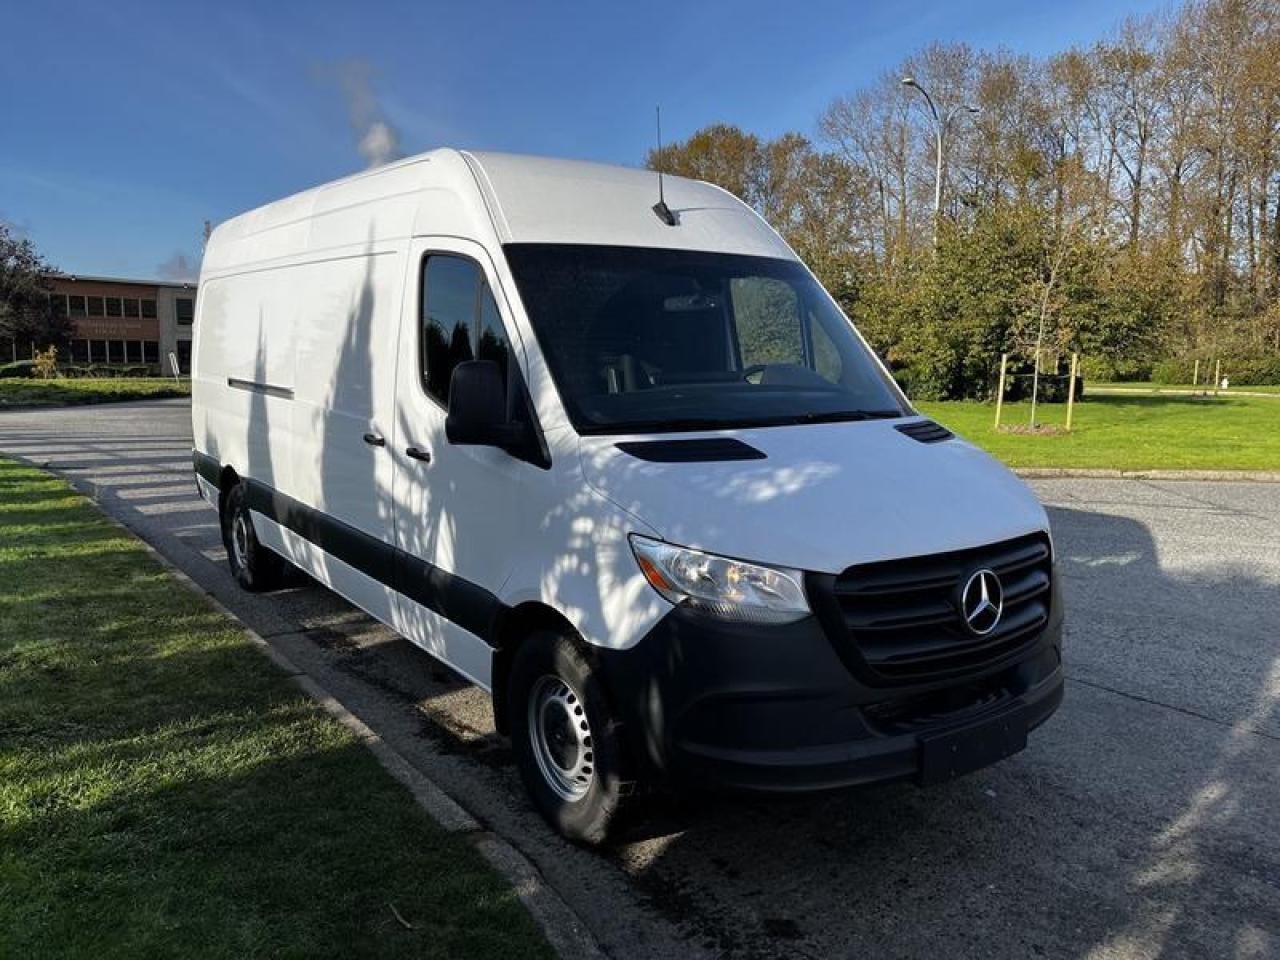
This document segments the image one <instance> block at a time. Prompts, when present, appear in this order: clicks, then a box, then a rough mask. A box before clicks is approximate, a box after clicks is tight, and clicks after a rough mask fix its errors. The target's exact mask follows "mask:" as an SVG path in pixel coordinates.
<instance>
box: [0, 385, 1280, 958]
mask: <svg viewBox="0 0 1280 960" xmlns="http://www.w3.org/2000/svg"><path fill="white" fill-rule="evenodd" d="M189 449H190V429H189V421H188V408H187V404H186V402H185V401H153V402H149V403H140V404H128V405H112V406H103V407H94V408H80V409H67V410H41V411H30V412H12V411H11V412H4V413H0V450H2V451H5V452H8V453H14V454H21V455H22V456H24V457H27V458H30V459H33V460H35V461H37V462H41V463H48V464H49V466H50V467H52V468H53V469H56V470H57V471H59V472H61V473H63V474H65V475H67V476H68V477H70V478H72V479H73V480H74V481H75V482H76V483H77V484H78V485H79V486H81V488H82V489H86V490H89V491H90V492H92V493H93V494H94V495H95V496H96V497H97V498H98V500H99V502H100V503H101V504H102V506H103V507H104V508H105V509H106V510H107V512H109V513H110V514H111V515H113V516H115V517H116V518H118V519H120V520H121V521H123V522H124V523H126V524H128V525H129V526H130V527H132V528H133V529H134V530H136V531H137V532H138V533H139V534H140V535H142V536H143V537H144V538H145V539H147V540H148V541H150V542H151V543H152V544H153V545H154V546H156V547H157V548H158V549H159V550H160V551H161V552H162V553H164V554H165V555H166V556H167V557H169V559H170V560H172V561H173V562H174V563H175V564H176V565H177V566H179V567H180V568H182V569H183V570H185V571H186V572H187V573H188V574H189V575H191V576H192V577H193V578H194V579H195V580H196V581H197V582H199V583H200V584H202V585H203V586H204V587H205V588H206V589H208V590H209V592H210V593H212V594H213V595H215V596H216V597H217V598H218V599H220V600H221V601H222V602H223V603H224V604H226V605H227V606H228V607H230V608H231V609H232V610H234V611H235V612H236V613H237V614H238V615H239V616H241V617H242V618H243V619H244V621H245V622H246V623H248V624H250V625H251V626H252V627H253V628H254V629H255V630H257V631H258V632H259V633H260V634H262V635H263V636H264V637H267V638H268V640H269V641H270V642H271V643H272V644H275V645H278V646H279V647H281V648H282V649H283V650H284V651H285V652H286V653H287V655H288V656H289V657H290V658H291V659H292V660H293V661H294V662H295V663H297V664H299V665H300V666H301V667H302V668H303V669H305V670H306V671H307V672H309V673H311V674H313V675H314V676H315V677H316V678H317V679H318V680H319V681H320V683H321V684H323V685H324V686H325V687H327V688H328V689H329V690H331V691H332V692H333V693H334V694H335V695H336V696H337V697H338V699H340V700H341V701H342V702H343V703H344V704H345V705H346V706H347V707H348V708H349V709H350V710H351V711H352V712H354V713H355V714H357V715H358V716H360V717H361V718H362V719H363V720H364V721H365V722H366V723H368V724H369V725H370V726H371V727H373V728H374V729H375V730H377V731H378V732H379V733H380V734H382V736H383V737H384V738H385V739H386V740H387V741H388V742H389V743H391V745H392V746H394V747H395V748H396V749H397V750H399V751H400V752H401V753H403V754H404V755H405V756H406V757H408V758H409V759H410V761H411V762H413V763H414V764H416V765H418V766H419V767H421V768H422V769H423V770H424V771H425V772H426V773H427V774H428V775H429V776H431V777H432V778H433V779H434V780H435V781H436V782H437V783H439V784H440V785H441V786H442V787H443V788H444V789H445V790H446V791H448V792H449V793H451V794H452V795H453V796H454V797H455V798H456V799H457V800H459V801H460V802H461V803H462V804H463V805H464V806H466V807H467V808H468V809H469V810H471V811H472V812H473V813H474V814H475V815H476V816H477V817H478V818H479V819H480V820H481V821H482V822H483V823H484V824H485V825H486V826H487V827H488V828H490V829H492V830H494V831H496V832H498V833H500V834H502V835H503V836H505V837H507V838H508V839H509V840H510V841H511V842H512V843H514V844H515V845H516V846H517V847H519V848H520V849H521V850H522V851H523V852H524V853H525V855H526V856H528V857H529V858H530V859H531V860H532V861H533V862H534V863H535V864H536V865H537V866H538V868H539V869H540V870H541V871H542V872H543V874H544V876H545V877H546V879H547V880H548V881H549V882H550V883H552V884H553V885H555V886H556V887H557V888H558V889H559V890H560V891H561V893H562V895H563V896H564V897H565V898H566V899H567V900H568V901H569V903H570V904H571V905H572V906H573V907H574V908H575V909H576V910H577V911H578V912H579V914H580V915H581V916H582V917H583V918H584V920H585V921H586V922H587V923H588V925H589V926H590V927H591V928H592V930H593V932H594V933H595V934H596V936H597V937H598V938H599V940H600V941H601V943H602V945H603V946H604V947H605V949H606V950H608V951H609V952H610V953H611V954H612V955H613V956H617V957H628V958H650V957H653V958H657V957H669V956H689V957H696V956H734V957H772V956H789V957H792V956H799V957H830V956H848V957H878V956H893V957H918V956H921V957H923V956H927V957H931V958H932V957H948V958H950V957H984V958H986V957H1018V958H1023V957H1032V956H1052V957H1089V958H1111V957H1126V958H1128V957H1157V956H1160V957H1183V956H1203V957H1215V958H1216V957H1237V958H1253V957H1266V956H1280V484H1245V483H1239V484H1235V483H1224V484H1208V483H1188V482H1180V483H1179V482H1148V481H1139V480H1046V481H1037V482H1036V483H1035V488H1036V490H1037V491H1038V492H1039V494H1040V496H1041V498H1042V499H1043V500H1044V501H1045V502H1046V503H1047V504H1049V505H1050V510H1051V514H1052V519H1053V528H1054V534H1055V538H1056V542H1057V545H1058V549H1059V552H1060V555H1061V556H1062V558H1063V563H1062V570H1063V572H1064V574H1065V582H1066V595H1067V603H1068V624H1069V626H1068V640H1067V661H1068V666H1069V672H1070V680H1069V681H1068V687H1067V697H1066V701H1065V704H1064V706H1063V707H1062V709H1061V710H1060V711H1059V712H1058V714H1057V715H1056V716H1055V717H1054V718H1053V719H1052V720H1051V721H1050V722H1049V723H1048V724H1047V725H1046V726H1045V727H1043V728H1041V729H1040V730H1039V731H1037V732H1036V733H1035V734H1033V736H1032V738H1031V742H1030V745H1029V747H1028V749H1027V750H1026V751H1025V752H1023V753H1022V754H1020V755H1018V756H1016V757H1014V758H1012V759H1010V760H1008V761H1006V762H1004V763H1002V764H1000V765H998V766H997V767H995V768H993V769H989V770H986V771H982V772H980V773H978V774H975V775H973V776H971V777H968V778H966V779H964V780H961V781H959V782H957V783H954V784H950V785H947V786H944V787H939V788H933V789H929V790H919V789H917V788H915V787H913V786H909V785H895V786H886V787H879V788H872V789H867V790H863V791H860V792H854V793H842V794H837V795H831V796H823V797H816V798H808V799H797V800H788V801H785V802H778V801H767V802H764V801H749V800H733V799H714V800H706V799H703V800H698V801H683V802H681V801H666V802H663V803H662V804H660V805H659V806H658V808H657V809H656V810H655V812H654V815H653V816H652V818H651V819H650V820H648V821H647V822H646V823H644V824H642V825H638V826H637V827H635V828H634V829H633V830H632V831H631V833H630V834H629V835H627V836H624V837H622V838H621V839H620V840H619V841H618V842H617V843H616V844H615V845H614V846H612V847H611V848H610V849H608V850H607V851H605V852H602V853H596V852H589V851H584V850H580V849H577V848H573V847H571V846H569V845H567V844H565V843H564V842H562V841H560V840H559V839H558V838H557V837H556V836H554V835H553V834H552V833H551V831H550V830H549V829H547V828H546V827H544V826H543V824H542V822H541V821H540V820H539V819H538V818H537V816H536V814H534V813H533V811H532V810H531V808H530V807H529V804H528V803H527V802H526V800H525V798H524V794H523V790H522V788H521V786H520V783H519V780H518V778H517V776H516V774H515V771H514V769H513V767H512V765H511V756H510V751H509V748H508V747H507V745H506V744H505V742H503V740H502V739H501V738H499V737H497V736H496V735H495V733H494V731H493V725H492V721H491V717H490V712H489V708H488V704H487V701H486V698H485V697H484V696H483V695H482V694H480V693H479V692H477V691H475V690H472V689H469V688H467V687H466V686H464V685H462V684H460V683H459V682H457V681H456V680H454V679H452V678H451V676H450V675H449V673H448V671H446V670H444V669H442V668H440V667H439V666H438V665H436V664H434V663H433V661H432V660H431V659H430V658H428V657H427V656H426V655H425V654H423V653H421V652H420V651H418V650H417V649H416V648H413V647H411V646H410V645H409V644H408V643H407V642H406V641H404V640H402V639H400V638H398V637H396V636H395V635H394V634H392V633H391V632H390V631H388V630H386V629H385V628H383V627H381V626H379V625H377V624H374V623H372V622H371V621H370V620H369V619H368V618H367V617H365V616H364V615H363V614H361V613H359V612H358V611H355V610H353V609H352V608H351V607H349V606H348V605H347V604H345V603H344V602H343V601H341V600H340V599H338V598H337V597H336V596H334V595H333V594H330V593H329V592H328V591H326V590H324V589H323V588H321V587H319V586H317V585H315V584H313V583H311V582H310V581H307V580H305V579H303V578H299V581H298V583H297V584H296V585H294V586H292V587H290V588H288V589H285V590H283V591H280V592H277V593H275V594H272V595H269V596H266V597H252V596H248V595H246V594H243V593H241V592H239V590H238V589H237V588H236V587H235V586H234V584H233V583H232V581H231V579H230V577H229V576H228V574H227V573H226V568H225V562H224V558H223V552H222V547H221V544H220V543H219V538H218V534H217V526H216V523H215V518H214V515H213V513H212V511H211V510H210V509H209V508H208V507H206V506H205V505H204V504H203V503H201V502H200V501H199V499H198V498H197V497H196V495H195V491H194V486H193V482H192V478H191V467H190V462H189ZM263 669H269V667H268V665H267V663H266V661H264V662H263Z"/></svg>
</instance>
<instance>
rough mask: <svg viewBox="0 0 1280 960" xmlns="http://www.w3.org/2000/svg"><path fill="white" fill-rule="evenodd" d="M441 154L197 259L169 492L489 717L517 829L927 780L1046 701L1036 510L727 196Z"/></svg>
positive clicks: (1043, 711)
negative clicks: (672, 791)
mask: <svg viewBox="0 0 1280 960" xmlns="http://www.w3.org/2000/svg"><path fill="white" fill-rule="evenodd" d="M656 200H658V182H657V178H656V175H655V174H654V173H652V172H649V171H643V170H633V169H624V168H618V167H611V166H602V165H596V164H589V163H576V162H569V161H561V160H548V159H537V158H532V157H518V156H508V155H500V154H485V153H463V152H457V151H453V150H439V151H435V152H432V153H428V154H425V155H422V156H418V157H414V158H411V159H408V160H404V161H402V162H399V163H396V164H393V165H390V166H386V167H382V168H380V169H377V170H374V171H371V172H367V173H363V174H360V175H358V176H354V177H350V178H348V179H345V180H341V181H338V182H336V183H332V184H329V185H327V186H323V187H319V188H317V189H314V190H311V191H308V192H306V193H302V194H298V195H297V196H294V197H290V198H288V199H285V200H281V201H279V202H277V203H273V204H270V205H268V206H265V207H262V208H260V209H258V210H255V211H252V212H250V213H246V214H244V215H243V216H239V217H236V218H235V219H233V220H230V221H228V222H226V223H224V224H222V225H221V226H220V227H219V228H218V229H217V230H216V231H214V233H213V236H212V237H211V239H210V241H209V244H208V248H207V251H206V253H205V257H204V265H203V271H202V275H201V279H200V291H199V302H198V306H197V316H196V321H195V323H196V326H195V352H194V373H193V405H192V421H193V427H194V436H195V450H194V461H195V470H196V474H197V482H198V485H199V487H200V490H201V493H202V495H203V496H204V497H205V499H207V500H208V502H209V503H210V504H213V505H216V507H217V509H218V511H219V513H220V516H221V522H222V530H223V534H224V539H225V542H226V547H227V554H228V557H229V560H230V565H231V570H232V572H233V573H234V575H235V576H236V578H237V579H238V580H239V581H240V583H241V584H242V585H243V586H244V587H246V588H247V589H250V590H261V589H266V588H269V587H270V586H271V585H272V584H273V583H274V582H275V580H276V578H277V576H278V575H279V573H280V571H281V568H282V564H283V563H284V562H286V561H287V562H288V563H290V564H293V565H296V566H297V567H300V568H301V569H302V570H304V571H306V572H307V573H308V574H310V575H311V576H312V577H314V578H316V579H317V580H319V581H321V582H322V583H324V584H326V585H327V586H328V587H330V588H331V589H332V590H334V591H336V592H337V593H339V594H341V595H342V596H344V597H346V598H347V599H348V600H350V601H351V602H352V603H354V604H356V605H357V606H359V607H361V608H363V609H364V610H366V611H368V612H369V613H370V614H371V615H372V616H374V617H376V618H378V619H379V620H381V621H383V622H385V623H387V624H389V625H390V626H392V627H393V628H394V629H395V630H397V631H398V632H400V633H401V634H403V635H404V636H406V637H408V638H409V639H410V640H411V641H412V642H413V643H415V644H417V645H419V646H420V647H422V648H423V649H424V650H426V651H427V652H428V653H430V654H431V655H432V656H433V657H436V658H438V659H439V660H441V661H443V662H444V663H446V664H447V665H448V666H449V667H451V668H452V669H453V670H455V671H456V672H458V673H459V674H461V675H463V676H465V677H467V678H468V679H470V680H471V681H472V682H474V683H476V684H478V685H480V686H481V687H483V688H485V689H486V690H488V691H490V692H491V694H492V698H493V709H494V714H495V719H496V724H497V728H498V729H499V730H500V731H502V732H504V733H506V734H509V735H510V737H511V742H512V745H513V747H514V751H515V754H516V757H517V758H518V762H519V767H520V771H521V774H522V776H523V778H524V780H525V783H526V784H527V786H528V788H529V792H530V794H531V796H532V798H533V801H534V803H535V804H536V805H537V807H538V809H539V810H540V811H541V812H542V813H543V814H544V815H545V816H546V817H547V818H548V819H549V820H550V821H551V822H552V823H553V824H554V825H555V826H556V827H558V828H559V829H560V830H561V831H563V832H564V833H565V834H566V835H568V836H570V837H572V838H575V839H578V840H583V841H588V842H594V841H599V840H600V839H602V838H603V837H604V836H605V833H606V831H607V830H608V828H609V826H610V824H611V822H613V821H614V820H615V818H616V816H617V815H618V813H619V812H620V811H621V810H622V809H624V808H625V807H626V806H627V805H629V804H630V803H632V802H634V798H636V797H638V796H642V795H643V793H644V790H643V789H642V788H643V787H644V786H645V785H649V784H657V783H667V784H676V785H694V786H704V787H720V788H725V787H727V788H735V789H742V790H752V791H774V792H786V791H803V790H816V789H821V788H832V787H844V786H848V785H852V784H860V783H867V782H870V781H878V780H887V779H898V778H914V779H915V780H917V781H918V782H921V783H926V784H927V783H934V782H937V781H944V780H947V779H950V778H952V777H955V776H958V775H960V774H963V773H965V772H967V771H970V770H973V769H975V768H978V767H981V766H984V765H986V764H989V763H992V762H994V761H996V760H999V759H1001V758H1003V757H1006V756H1008V755H1010V754H1012V753H1014V752H1016V751H1018V750H1020V749H1021V748H1022V747H1023V746H1024V744H1025V742H1026V736H1027V732H1028V731H1029V730H1031V729H1032V728H1033V727H1035V726H1036V725H1037V724H1039V723H1041V722H1043V721H1044V720H1045V719H1046V718H1047V717H1048V716H1049V715H1050V714H1051V713H1052V712H1053V711H1054V709H1055V708H1056V707H1057V706H1058V703H1059V701H1060V699H1061V696H1062V684H1063V675H1062V659H1061V647H1062V641H1061V637H1062V600H1061V595H1060V592H1059V588H1058V577H1057V576H1056V574H1055V570H1054V556H1053V544H1052V542H1051V540H1050V536H1049V525H1048V521H1047V519H1046V516H1045V513H1044V510H1043V509H1042V508H1041V506H1040V504H1039V503H1038V502H1037V501H1036V499H1035V497H1034V496H1033V495H1032V494H1031V492H1030V491H1029V490H1028V489H1027V487H1026V486H1025V485H1024V484H1023V483H1022V482H1020V481H1019V480H1018V479H1016V478H1015V477H1014V476H1013V475H1012V474H1011V473H1010V472H1009V471H1008V470H1006V469H1005V468H1004V467H1002V466H1001V465H1000V464H998V463H997V462H995V461H994V460H993V459H991V458H990V457H989V456H987V455H986V454H985V453H983V452H982V451H980V450H978V449H977V448H975V447H974V446H972V445H971V444H969V443H966V442H965V441H964V440H961V439H959V438H958V437H955V436H953V435H952V434H951V433H950V432H948V431H947V430H946V429H944V428H943V427H941V426H939V425H938V424H936V423H933V422H931V421H929V420H927V419H925V418H924V417H922V416H921V415H920V414H918V413H917V412H916V411H915V410H914V409H913V408H912V406H911V404H910V403H909V402H908V400H907V398H906V397H905V396H904V395H903V394H902V392H901V391H900V390H899V389H898V388H897V386H896V385H895V384H894V382H893V380H892V378H891V377H890V376H889V374H888V373H887V371H886V370H885V368H884V367H883V366H882V365H881V363H880V362H879V360H878V359H877V358H876V356H875V354H874V353H873V352H872V351H871V350H870V349H869V348H868V346H867V344H866V343H864V342H863V340H862V339H861V337H860V336H859V334H858V332H857V331H856V330H855V329H854V327H853V326H852V324H851V323H850V322H849V320H848V319H847V318H846V317H845V316H844V314H843V313H841V311H840V308H839V307H838V306H837V305H836V303H835V302H834V301H833V300H832V298H831V297H830V296H829V295H828V294H827V293H826V291H824V290H823V288H822V287H821V286H820V285H819V284H818V282H817V280H815V279H814V276H813V274H812V273H810V272H809V270H808V269H806V268H805V266H804V264H803V263H801V262H800V261H799V259H797V257H796V255H795V254H794V253H793V252H792V251H791V249H790V248H789V247H788V246H787V245H786V244H785V243H784V242H783V241H782V240H781V239H780V238H779V236H778V234H777V233H775V232H774V231H773V230H772V229H770V227H769V226H768V224H766V223H765V222H764V221H763V220H761V218H760V217H759V216H757V214H756V213H755V212H754V211H753V210H752V209H751V208H750V207H748V206H746V205H745V204H743V203H741V202H740V201H739V200H737V199H736V198H734V197H733V196H731V195H730V194H728V193H726V192H725V191H723V190H721V189H719V188H717V187H714V186H712V185H710V184H706V183H700V182H695V181H692V180H685V179H679V178H675V177H668V178H666V181H665V202H664V203H655V201H656Z"/></svg>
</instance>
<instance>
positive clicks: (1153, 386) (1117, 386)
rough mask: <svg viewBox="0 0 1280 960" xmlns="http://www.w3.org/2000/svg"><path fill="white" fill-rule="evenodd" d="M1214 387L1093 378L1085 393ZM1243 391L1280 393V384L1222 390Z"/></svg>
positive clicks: (1208, 388) (1228, 392)
mask: <svg viewBox="0 0 1280 960" xmlns="http://www.w3.org/2000/svg"><path fill="white" fill-rule="evenodd" d="M1212 389H1213V387H1211V386H1209V385H1207V384H1203V383H1201V384H1199V385H1198V386H1193V385H1192V384H1189V383H1151V382H1149V381H1133V382H1131V383H1095V382H1094V381H1092V380H1089V381H1086V382H1085V385H1084V390H1085V393H1088V392H1089V391H1090V390H1151V391H1154V392H1156V393H1159V392H1160V391H1161V390H1212ZM1236 391H1243V392H1245V393H1274V394H1278V395H1280V386H1265V387H1246V386H1242V385H1240V384H1237V385H1236V386H1234V387H1230V388H1228V389H1227V390H1224V391H1222V392H1223V393H1226V394H1228V395H1230V394H1232V393H1234V392H1236Z"/></svg>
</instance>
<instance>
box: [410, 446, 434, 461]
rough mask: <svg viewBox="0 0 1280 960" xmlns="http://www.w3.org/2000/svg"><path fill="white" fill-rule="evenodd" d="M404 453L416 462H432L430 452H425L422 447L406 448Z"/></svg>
mask: <svg viewBox="0 0 1280 960" xmlns="http://www.w3.org/2000/svg"><path fill="white" fill-rule="evenodd" d="M404 452H405V453H407V454H408V455H409V456H410V457H411V458H412V459H414V460H421V461H422V462H423V463H430V462H431V451H430V450H423V449H422V448H421V447H406V448H405V451H404Z"/></svg>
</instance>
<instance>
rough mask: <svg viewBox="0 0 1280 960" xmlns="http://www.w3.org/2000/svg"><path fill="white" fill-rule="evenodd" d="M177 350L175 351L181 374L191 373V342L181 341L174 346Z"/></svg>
mask: <svg viewBox="0 0 1280 960" xmlns="http://www.w3.org/2000/svg"><path fill="white" fill-rule="evenodd" d="M174 346H175V347H177V349H176V350H175V351H174V352H175V353H177V355H178V371H179V372H180V373H190V372H191V341H190V340H179V341H178V342H177V343H175V344H174Z"/></svg>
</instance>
